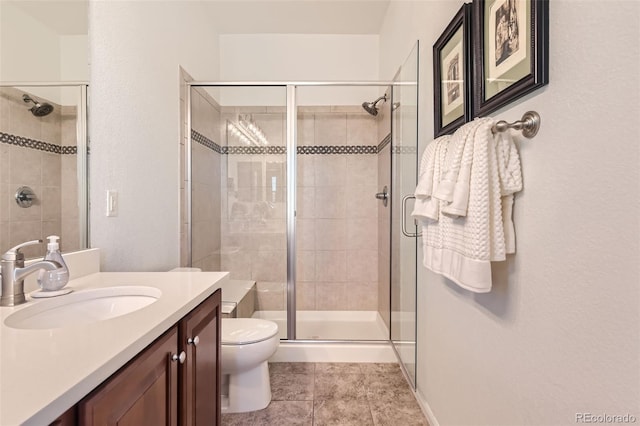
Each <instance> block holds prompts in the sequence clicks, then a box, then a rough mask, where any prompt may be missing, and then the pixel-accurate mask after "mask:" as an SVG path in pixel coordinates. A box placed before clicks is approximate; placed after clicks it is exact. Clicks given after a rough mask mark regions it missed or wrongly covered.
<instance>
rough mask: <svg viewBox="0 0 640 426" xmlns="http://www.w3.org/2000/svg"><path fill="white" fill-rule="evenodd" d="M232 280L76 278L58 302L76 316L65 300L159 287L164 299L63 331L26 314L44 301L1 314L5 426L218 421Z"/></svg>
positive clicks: (135, 275)
mask: <svg viewBox="0 0 640 426" xmlns="http://www.w3.org/2000/svg"><path fill="white" fill-rule="evenodd" d="M67 263H69V262H68V261H67ZM69 268H70V270H72V271H73V266H72V265H71V264H69ZM227 280H228V274H227V273H224V272H199V273H195V272H175V273H174V272H171V273H169V272H150V273H146V272H131V273H118V272H97V273H90V274H88V275H86V276H82V277H80V278H75V279H73V277H72V280H71V281H70V283H69V285H70V286H71V287H72V288H73V289H74V292H73V293H71V294H70V295H67V296H60V297H58V298H55V299H58V300H59V301H57V302H56V303H58V304H63V305H62V306H59V307H58V308H59V309H65V310H66V309H67V307H69V309H72V306H71V304H68V305H64V303H68V301H69V300H71V299H66V302H65V299H63V298H64V297H70V296H71V295H76V296H75V297H76V298H80V299H79V300H82V297H86V296H83V295H87V294H93V293H92V292H99V291H103V292H105V291H107V292H108V291H114V289H115V290H118V291H119V293H118V294H122V291H124V290H131V291H134V293H135V292H139V290H140V289H153V291H154V292H153V293H149V294H153V297H156V300H155V301H153V303H150V304H148V305H147V306H144V307H142V308H139V309H137V310H134V311H132V312H130V313H127V314H124V315H120V316H117V317H114V318H109V319H104V320H92V321H90V320H87V319H86V318H84V319H82V320H80V319H79V320H78V321H71V322H68V323H61V324H57V325H56V327H51V326H48V325H47V324H46V323H44V324H42V323H39V322H38V321H36V320H34V319H33V318H36V319H37V317H38V315H35V316H32V317H30V315H25V314H20V311H25V312H29V311H27V309H30V310H31V311H32V312H36V313H38V312H40V311H42V310H40V311H38V307H37V304H40V303H43V301H29V302H27V303H26V304H23V305H20V306H17V307H15V308H2V309H1V310H0V316H1V320H2V323H1V325H0V343H1V344H0V398H1V400H0V424H2V425H17V424H24V425H48V424H52V423H53V424H56V425H75V424H82V425H91V424H104V422H102V420H103V419H105V418H106V417H105V416H107V417H108V419H109V423H111V422H112V421H117V422H118V424H168V425H193V424H196V423H197V424H207V425H214V424H219V416H220V414H219V413H220V407H219V401H220V399H219V393H220V373H219V371H218V357H219V355H220V353H219V348H220V343H219V342H220V337H219V336H220V317H221V315H220V304H221V303H220V297H221V291H220V289H221V288H222V287H223V285H224V284H225V283H226V281H227ZM42 312H47V311H42ZM93 314H94V312H87V314H86V315H85V316H91V315H93ZM12 316H13V317H12ZM63 316H64V315H62V316H56V320H58V318H60V321H62V317H63ZM8 324H9V325H8ZM20 327H23V328H20ZM181 360H183V363H181ZM140 419H144V421H142V420H140Z"/></svg>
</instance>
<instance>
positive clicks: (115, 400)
mask: <svg viewBox="0 0 640 426" xmlns="http://www.w3.org/2000/svg"><path fill="white" fill-rule="evenodd" d="M221 293H222V292H221V291H220V290H217V291H216V292H215V293H214V294H213V295H211V296H209V297H208V298H207V300H205V301H204V302H202V303H201V304H200V305H199V306H198V307H197V308H195V309H194V310H193V311H191V312H190V313H189V314H187V316H185V317H184V318H183V319H181V320H180V321H179V322H178V323H177V324H176V325H174V326H173V327H171V328H170V329H169V330H168V331H167V332H165V333H164V334H163V335H162V336H160V337H159V338H158V339H156V341H155V342H153V343H152V344H151V345H149V347H147V348H146V349H144V350H143V351H142V352H141V353H140V354H139V355H138V356H136V357H135V358H134V359H133V360H132V361H130V362H129V363H128V364H127V365H126V366H125V367H123V368H122V369H120V370H119V371H118V372H117V373H115V374H114V375H113V376H111V377H110V378H109V379H108V380H107V381H106V382H105V383H103V384H102V385H100V386H99V387H98V388H97V389H96V390H94V391H93V392H91V394H89V395H88V396H86V397H85V398H83V399H82V401H80V403H78V404H77V416H78V419H79V424H81V425H86V426H91V425H103V424H112V423H116V424H121V425H128V424H130V425H141V424H153V425H178V424H180V425H184V426H190V425H196V424H197V425H212V426H214V425H219V424H220V402H219V401H220V372H219V369H218V360H219V358H220V338H219V336H220V319H221V315H220V295H221ZM74 414H75V413H74V408H72V409H71V410H70V412H67V413H65V416H66V418H65V417H63V418H62V419H60V420H61V423H60V424H63V425H64V424H65V423H62V421H67V422H69V419H71V422H69V423H68V424H76V423H74V422H73V416H74ZM54 424H55V422H54Z"/></svg>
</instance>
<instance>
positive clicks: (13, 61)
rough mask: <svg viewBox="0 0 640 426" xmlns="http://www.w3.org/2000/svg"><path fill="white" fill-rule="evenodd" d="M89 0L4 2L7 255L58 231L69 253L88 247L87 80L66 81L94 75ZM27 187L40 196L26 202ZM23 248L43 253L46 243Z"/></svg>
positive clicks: (1, 68) (0, 180)
mask: <svg viewBox="0 0 640 426" xmlns="http://www.w3.org/2000/svg"><path fill="white" fill-rule="evenodd" d="M87 5H88V2H87V1H86V0H65V1H56V0H46V1H45V0H2V1H0V197H1V198H0V252H1V253H4V252H5V251H6V250H7V249H9V248H10V247H12V246H14V245H16V244H19V243H21V242H24V241H27V240H32V239H36V238H42V237H46V236H47V235H51V234H57V235H60V236H61V237H62V238H61V248H62V249H63V250H64V251H72V250H77V249H80V248H84V247H87V241H88V237H87V223H86V222H87V220H86V217H87V209H88V205H87V197H86V187H87V180H86V143H85V140H86V131H85V129H86V87H87V85H86V84H84V83H83V84H78V83H68V84H67V83H60V82H86V81H88V78H89V67H88V62H89V61H88V42H87V38H88V37H87V34H88V14H87V10H88V8H87ZM45 82H50V83H45ZM25 96H27V97H28V98H25ZM29 99H31V100H29ZM47 105H50V106H51V107H53V110H51V111H47V110H48V109H50V108H48V107H47ZM22 187H28V188H30V191H31V192H32V193H33V195H23V196H22V198H23V199H24V198H25V197H30V198H32V200H30V201H29V200H23V207H20V206H19V205H18V203H17V201H16V198H15V196H16V192H18V188H22ZM25 191H26V190H25ZM23 194H27V192H23ZM19 198H20V197H19ZM29 203H30V204H31V205H30V206H29V207H27V206H26V205H27V204H29ZM23 252H24V253H25V255H26V256H27V257H37V256H42V255H43V254H44V246H35V247H28V248H25V249H24V250H23Z"/></svg>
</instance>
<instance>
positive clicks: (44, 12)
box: [2, 0, 390, 35]
mask: <svg viewBox="0 0 640 426" xmlns="http://www.w3.org/2000/svg"><path fill="white" fill-rule="evenodd" d="M2 1H8V2H11V3H12V4H15V5H16V6H18V7H19V8H21V9H22V10H23V11H25V12H26V13H28V14H30V15H32V16H33V17H34V18H36V19H38V20H39V21H41V22H43V23H44V24H45V25H47V26H48V27H49V28H51V29H52V30H53V31H55V32H56V33H58V34H61V35H77V34H87V4H88V2H87V1H86V0H65V1H57V0H2ZM133 1H140V0H133ZM182 1H184V0H182ZM200 1H202V2H203V3H205V8H206V10H208V11H209V13H210V14H211V23H212V25H215V26H216V28H217V29H218V32H219V33H220V34H261V33H274V34H378V33H379V31H380V26H381V25H382V20H383V18H384V15H385V13H386V11H387V7H388V6H389V1H390V0H287V1H282V0H200ZM149 3H152V2H151V1H150V2H149Z"/></svg>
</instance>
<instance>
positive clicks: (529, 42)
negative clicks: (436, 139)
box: [472, 0, 549, 117]
mask: <svg viewBox="0 0 640 426" xmlns="http://www.w3.org/2000/svg"><path fill="white" fill-rule="evenodd" d="M473 31H474V34H473V40H474V45H473V56H474V60H473V68H474V71H473V74H474V82H475V86H474V94H473V114H472V115H473V117H477V116H483V115H486V114H488V113H490V112H492V111H495V110H496V109H498V108H501V107H503V106H505V105H507V104H509V103H511V102H513V101H514V100H516V99H518V98H520V97H522V96H524V95H526V94H527V93H530V92H532V91H534V90H536V89H538V88H539V87H542V86H544V85H546V84H548V83H549V1H548V0H474V1H473Z"/></svg>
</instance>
